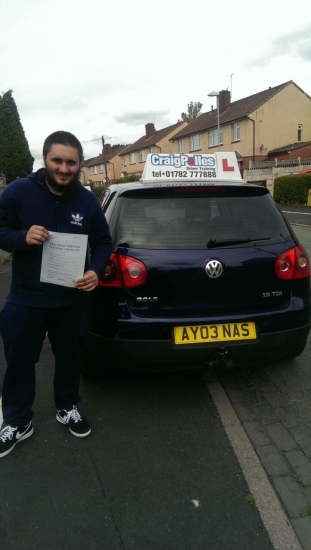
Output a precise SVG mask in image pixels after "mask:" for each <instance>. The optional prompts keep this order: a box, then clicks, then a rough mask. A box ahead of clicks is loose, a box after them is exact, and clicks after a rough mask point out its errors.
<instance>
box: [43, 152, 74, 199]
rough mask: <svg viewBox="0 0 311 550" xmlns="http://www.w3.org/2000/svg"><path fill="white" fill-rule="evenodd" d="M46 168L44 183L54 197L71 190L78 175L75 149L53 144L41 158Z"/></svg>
mask: <svg viewBox="0 0 311 550" xmlns="http://www.w3.org/2000/svg"><path fill="white" fill-rule="evenodd" d="M43 160H44V164H45V168H46V174H45V176H46V183H47V185H48V187H49V189H50V190H51V191H52V192H53V193H56V195H63V193H66V192H68V191H70V190H71V189H72V187H73V186H74V183H75V181H76V179H77V178H78V175H79V170H80V161H79V154H78V151H77V149H75V148H74V147H70V146H69V145H61V144H59V143H54V144H53V145H52V147H51V149H50V151H49V152H48V153H47V155H46V156H44V157H43Z"/></svg>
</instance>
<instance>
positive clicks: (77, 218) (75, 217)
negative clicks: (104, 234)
mask: <svg viewBox="0 0 311 550" xmlns="http://www.w3.org/2000/svg"><path fill="white" fill-rule="evenodd" d="M71 218H72V219H71V222H70V223H71V224H72V225H80V226H81V227H82V220H83V214H81V213H80V212H77V213H75V212H71Z"/></svg>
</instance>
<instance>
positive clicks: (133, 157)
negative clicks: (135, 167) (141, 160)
mask: <svg viewBox="0 0 311 550" xmlns="http://www.w3.org/2000/svg"><path fill="white" fill-rule="evenodd" d="M135 162H136V153H131V154H130V164H135Z"/></svg>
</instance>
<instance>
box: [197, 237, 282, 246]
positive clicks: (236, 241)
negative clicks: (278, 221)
mask: <svg viewBox="0 0 311 550" xmlns="http://www.w3.org/2000/svg"><path fill="white" fill-rule="evenodd" d="M270 239H271V237H262V238H259V239H226V240H223V241H222V240H217V239H210V240H209V241H208V243H207V245H206V246H207V248H215V247H216V246H230V245H234V244H245V243H257V242H258V241H270Z"/></svg>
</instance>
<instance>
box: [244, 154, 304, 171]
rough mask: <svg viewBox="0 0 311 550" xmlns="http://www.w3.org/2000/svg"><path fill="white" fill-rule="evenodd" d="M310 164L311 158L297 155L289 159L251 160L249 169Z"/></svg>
mask: <svg viewBox="0 0 311 550" xmlns="http://www.w3.org/2000/svg"><path fill="white" fill-rule="evenodd" d="M307 165H310V166H311V158H310V159H302V158H300V157H298V158H297V159H289V160H278V159H275V160H263V161H256V162H253V161H252V160H250V161H249V167H248V169H249V170H258V169H270V170H271V169H272V168H285V167H289V168H291V167H295V166H298V167H300V166H307Z"/></svg>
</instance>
